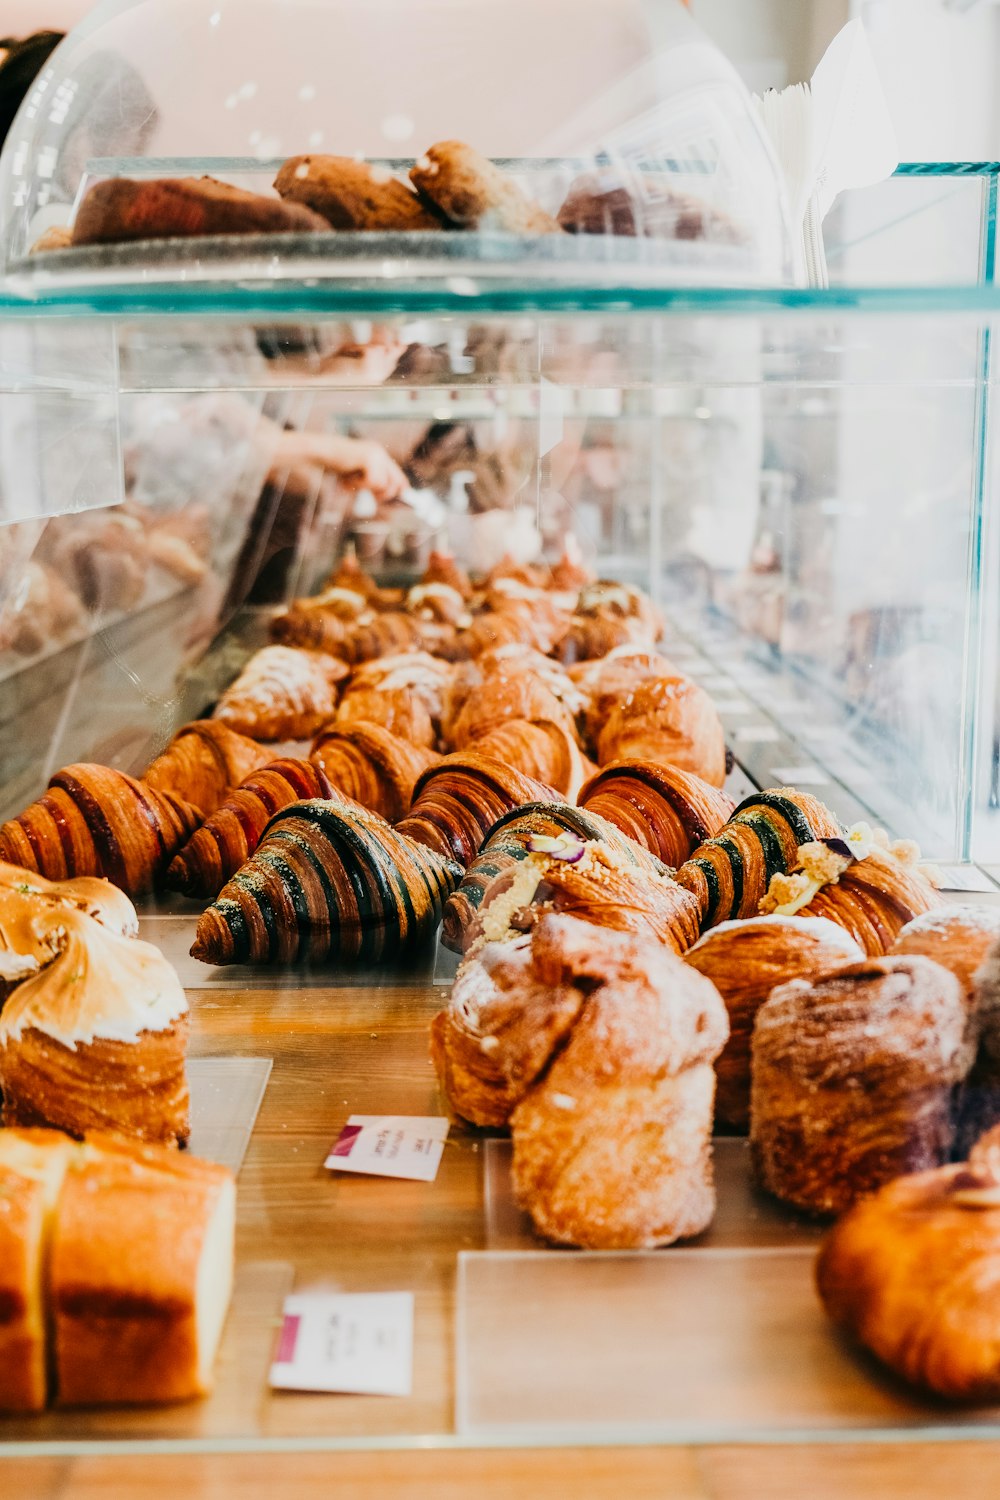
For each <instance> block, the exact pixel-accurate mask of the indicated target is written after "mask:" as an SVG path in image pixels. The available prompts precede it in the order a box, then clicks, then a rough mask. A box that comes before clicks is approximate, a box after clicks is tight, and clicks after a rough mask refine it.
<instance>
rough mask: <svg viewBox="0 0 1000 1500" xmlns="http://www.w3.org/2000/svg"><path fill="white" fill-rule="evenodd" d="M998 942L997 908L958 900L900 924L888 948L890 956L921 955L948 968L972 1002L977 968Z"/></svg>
mask: <svg viewBox="0 0 1000 1500" xmlns="http://www.w3.org/2000/svg"><path fill="white" fill-rule="evenodd" d="M998 941H1000V908H998V907H996V906H969V905H965V904H962V903H959V902H955V903H954V904H952V903H951V902H949V903H948V904H947V905H944V904H942V905H941V906H935V907H933V908H932V909H931V910H930V911H928V912H924V913H923V915H922V916H919V917H914V918H913V920H912V921H911V922H907V924H906V926H905V927H903V928H902V929H901V930H900V932H899V935H898V937H897V938H896V941H895V942H894V943H893V945H892V947H891V948H890V949H889V953H890V955H891V956H892V957H896V956H897V955H903V956H906V955H909V954H912V953H919V954H922V955H923V957H924V958H933V960H934V962H935V963H938V964H941V965H942V966H943V967H944V968H946V969H950V970H951V972H952V973H953V974H954V976H955V978H956V979H957V980H958V981H959V983H960V984H961V985H962V987H963V989H964V990H965V992H966V994H967V995H968V996H969V998H970V1000H971V1001H972V1003H973V1005H975V1004H976V1003H977V1002H976V971H977V969H979V968H981V966H982V965H983V963H984V962H985V960H986V958H987V955H988V954H989V952H990V949H991V948H992V947H993V946H994V944H995V943H997V942H998Z"/></svg>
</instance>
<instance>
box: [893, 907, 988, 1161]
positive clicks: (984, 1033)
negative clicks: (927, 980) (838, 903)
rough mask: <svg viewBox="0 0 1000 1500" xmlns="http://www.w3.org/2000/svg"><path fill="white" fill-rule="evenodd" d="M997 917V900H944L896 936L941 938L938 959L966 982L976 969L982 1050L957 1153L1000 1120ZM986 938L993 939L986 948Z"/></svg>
mask: <svg viewBox="0 0 1000 1500" xmlns="http://www.w3.org/2000/svg"><path fill="white" fill-rule="evenodd" d="M996 919H997V910H996V908H995V907H992V906H990V907H983V906H950V905H949V906H941V907H938V908H937V910H935V911H933V912H929V913H928V914H927V915H926V916H924V917H918V918H916V919H915V921H913V922H910V923H909V924H908V925H907V926H906V927H904V928H903V930H902V932H901V933H900V935H899V937H898V938H897V940H896V945H897V947H898V946H899V945H904V946H905V947H907V948H909V947H910V945H911V944H914V945H916V944H920V945H921V946H923V945H925V944H926V945H927V946H928V948H929V947H930V945H932V944H940V952H941V957H940V958H939V960H938V962H940V963H943V964H944V965H945V967H946V968H949V969H951V971H952V973H953V974H954V975H955V977H956V978H957V979H958V981H959V983H961V984H968V983H969V974H970V970H971V971H972V974H971V992H972V1002H973V1007H974V1009H973V1024H974V1027H975V1034H976V1042H977V1052H976V1061H975V1063H974V1064H973V1066H972V1070H971V1072H970V1073H969V1076H968V1078H967V1079H966V1080H965V1083H964V1084H963V1086H962V1091H961V1095H960V1098H959V1109H958V1129H957V1139H956V1143H955V1144H956V1152H955V1154H956V1156H957V1157H962V1156H964V1155H965V1154H966V1153H967V1151H968V1148H969V1147H970V1146H971V1145H972V1144H973V1143H974V1142H975V1141H976V1140H978V1138H979V1136H980V1135H982V1134H983V1132H984V1131H986V1130H989V1129H991V1128H992V1127H993V1126H994V1125H996V1124H998V1123H1000V935H998V934H996V933H990V929H991V928H992V927H993V926H994V925H995V923H996ZM988 934H989V935H988ZM984 942H986V943H987V945H988V946H987V948H986V952H985V954H984V953H983V944H984Z"/></svg>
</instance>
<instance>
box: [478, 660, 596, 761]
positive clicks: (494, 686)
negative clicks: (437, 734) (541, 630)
mask: <svg viewBox="0 0 1000 1500" xmlns="http://www.w3.org/2000/svg"><path fill="white" fill-rule="evenodd" d="M511 719H527V720H529V721H531V722H536V723H537V722H538V721H539V720H543V719H544V720H548V721H549V722H550V723H554V724H562V725H563V726H564V727H565V729H566V730H567V732H568V733H569V734H570V736H571V737H572V738H573V739H574V740H575V739H576V726H575V725H574V723H573V719H572V717H571V716H570V714H569V713H568V711H567V709H566V708H565V706H564V704H563V702H562V701H561V700H560V699H559V698H557V697H556V695H555V693H554V692H553V691H552V688H551V687H550V686H549V685H548V684H547V683H546V682H545V681H544V679H543V678H542V677H539V676H536V675H535V673H534V672H532V671H531V670H530V668H529V669H525V668H524V667H523V666H522V665H521V663H520V662H519V661H518V660H517V659H516V658H514V660H513V662H512V663H511V664H504V663H501V664H500V665H499V666H498V667H497V669H496V670H495V671H494V672H492V673H491V674H490V675H489V676H488V677H487V678H486V680H485V681H484V682H483V684H482V686H481V687H479V688H478V689H477V690H476V691H475V692H474V693H471V694H470V695H469V697H468V698H467V699H466V701H465V703H464V704H463V706H462V708H461V709H460V710H459V713H458V715H457V717H456V718H455V720H454V722H453V723H452V724H451V726H450V729H449V742H450V743H451V744H452V745H453V746H454V748H455V749H456V750H462V749H465V748H467V747H469V746H471V745H472V744H473V742H474V741H476V740H479V739H481V738H482V736H483V735H485V734H489V733H490V732H491V731H493V730H496V729H499V728H501V727H502V726H503V725H505V724H507V723H509V722H510V720H511Z"/></svg>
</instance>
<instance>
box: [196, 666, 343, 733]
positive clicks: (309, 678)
mask: <svg viewBox="0 0 1000 1500" xmlns="http://www.w3.org/2000/svg"><path fill="white" fill-rule="evenodd" d="M346 676H347V668H346V667H345V666H344V664H343V663H342V662H340V661H338V660H336V658H335V657H332V656H325V655H324V654H323V653H322V652H320V651H296V650H292V649H291V648H290V647H288V646H265V647H264V648H263V649H262V650H260V651H258V652H256V654H255V655H254V656H251V658H250V660H249V661H248V662H247V664H246V666H245V667H244V668H243V671H242V672H241V673H240V675H239V676H238V677H237V679H236V681H235V682H234V683H233V684H232V685H231V686H230V687H228V688H227V689H226V691H225V692H224V693H223V695H222V697H221V698H220V699H219V702H218V704H217V705H216V709H215V714H214V716H213V717H214V718H216V719H220V720H221V721H222V723H224V724H228V726H229V728H230V729H235V730H237V731H238V733H240V734H245V735H248V736H249V737H250V738H251V739H253V740H305V739H308V738H309V737H310V735H314V734H315V733H316V731H317V730H318V729H322V727H323V725H324V724H328V723H329V722H330V720H331V719H332V718H333V715H334V712H335V710H336V706H337V684H338V683H339V682H341V681H343V679H344V678H345V677H346Z"/></svg>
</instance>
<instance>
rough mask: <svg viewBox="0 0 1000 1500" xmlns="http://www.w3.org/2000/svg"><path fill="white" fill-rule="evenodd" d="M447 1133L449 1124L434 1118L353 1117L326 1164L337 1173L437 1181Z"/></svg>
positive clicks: (416, 1180)
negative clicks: (357, 1173) (358, 1173)
mask: <svg viewBox="0 0 1000 1500" xmlns="http://www.w3.org/2000/svg"><path fill="white" fill-rule="evenodd" d="M447 1134H448V1121H447V1120H445V1119H440V1118H436V1117H433V1116H430V1117H424V1116H421V1115H351V1117H350V1119H349V1120H348V1122H347V1124H346V1125H345V1126H344V1128H343V1130H342V1131H341V1132H340V1135H339V1136H338V1137H337V1139H336V1140H335V1141H334V1143H333V1146H332V1147H331V1148H330V1154H329V1156H328V1157H327V1159H326V1165H327V1166H328V1167H329V1168H330V1169H331V1170H332V1171H334V1172H360V1173H362V1174H364V1175H365V1176H369V1177H408V1178H411V1179H412V1180H413V1181H414V1182H433V1181H434V1179H435V1177H436V1176H437V1170H438V1166H439V1165H440V1162H441V1153H442V1152H443V1151H444V1143H445V1138H446V1137H447Z"/></svg>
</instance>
